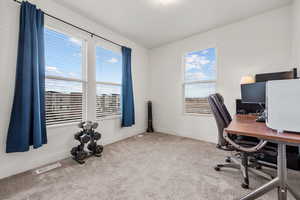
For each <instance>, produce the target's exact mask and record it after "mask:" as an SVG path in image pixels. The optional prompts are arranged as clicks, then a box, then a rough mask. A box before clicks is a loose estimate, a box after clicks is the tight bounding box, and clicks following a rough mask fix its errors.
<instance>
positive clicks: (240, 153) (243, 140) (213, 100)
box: [208, 94, 276, 189]
mask: <svg viewBox="0 0 300 200" xmlns="http://www.w3.org/2000/svg"><path fill="white" fill-rule="evenodd" d="M208 102H209V104H210V107H211V110H212V113H213V115H214V117H215V120H216V123H217V126H218V134H219V135H218V144H217V148H219V149H222V150H226V151H236V154H235V155H234V156H231V157H230V156H228V157H226V159H225V161H226V162H227V163H225V164H218V165H217V166H216V167H215V170H216V171H220V170H221V168H234V169H239V170H240V171H241V172H242V175H243V182H242V184H241V186H242V187H243V188H245V189H247V188H249V176H248V171H251V172H253V173H255V174H257V175H259V176H262V177H264V178H266V179H272V178H273V177H272V176H271V175H269V174H266V173H264V172H262V171H260V170H259V169H261V167H262V166H263V165H262V164H261V163H260V162H259V161H258V160H257V159H256V158H257V157H258V156H261V154H262V153H265V152H263V151H262V149H263V148H264V147H265V146H266V144H267V142H266V141H259V140H258V139H256V138H252V137H244V136H235V135H228V134H227V133H226V132H225V131H224V129H225V128H226V127H228V125H229V124H230V122H231V120H232V118H231V116H230V113H229V112H228V110H227V108H226V106H225V104H224V100H223V97H222V96H221V95H220V94H212V95H210V96H209V97H208ZM265 151H266V152H267V151H268V153H271V154H272V153H273V154H274V153H275V154H276V148H275V149H272V148H271V149H265ZM239 159H240V160H241V161H239ZM267 166H268V165H267ZM271 166H272V165H271ZM274 167H275V166H274Z"/></svg>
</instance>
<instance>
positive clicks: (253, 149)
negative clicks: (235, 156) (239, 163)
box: [223, 131, 268, 153]
mask: <svg viewBox="0 0 300 200" xmlns="http://www.w3.org/2000/svg"><path fill="white" fill-rule="evenodd" d="M223 137H224V139H225V140H226V141H227V142H228V143H229V144H231V145H232V146H233V147H234V148H236V149H237V150H239V151H244V152H247V153H254V152H257V151H259V150H261V149H262V148H264V146H266V144H267V143H268V141H265V140H260V141H259V143H258V144H257V145H256V146H253V147H243V146H241V145H239V144H237V143H235V142H234V141H232V140H231V139H230V138H229V136H228V134H227V133H226V131H223Z"/></svg>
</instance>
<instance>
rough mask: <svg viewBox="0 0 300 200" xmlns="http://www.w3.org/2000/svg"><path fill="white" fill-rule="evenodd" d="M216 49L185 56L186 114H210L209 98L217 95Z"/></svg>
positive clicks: (184, 86) (184, 87) (184, 88)
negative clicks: (214, 94)
mask: <svg viewBox="0 0 300 200" xmlns="http://www.w3.org/2000/svg"><path fill="white" fill-rule="evenodd" d="M215 87H216V52H215V48H209V49H204V50H201V51H195V52H190V53H187V54H185V55H184V83H183V90H184V112H185V113H190V114H210V113H211V110H210V107H209V104H208V100H207V97H208V96H209V95H210V94H212V93H215Z"/></svg>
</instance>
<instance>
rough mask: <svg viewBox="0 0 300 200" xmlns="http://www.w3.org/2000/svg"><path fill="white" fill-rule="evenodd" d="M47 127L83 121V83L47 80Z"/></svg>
mask: <svg viewBox="0 0 300 200" xmlns="http://www.w3.org/2000/svg"><path fill="white" fill-rule="evenodd" d="M45 96H46V123H47V125H53V124H62V123H71V122H80V121H81V120H82V83H80V82H75V81H63V80H54V79H46V95H45Z"/></svg>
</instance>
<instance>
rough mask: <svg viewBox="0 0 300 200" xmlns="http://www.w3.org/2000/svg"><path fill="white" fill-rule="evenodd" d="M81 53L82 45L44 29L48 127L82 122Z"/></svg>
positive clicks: (80, 41)
mask: <svg viewBox="0 0 300 200" xmlns="http://www.w3.org/2000/svg"><path fill="white" fill-rule="evenodd" d="M83 51H84V41H82V40H80V39H77V38H74V37H71V36H69V35H66V34H63V33H60V32H57V31H54V30H52V29H48V28H45V58H46V69H45V70H46V123H47V125H55V124H65V123H72V122H79V121H81V120H82V118H83V101H84V98H83V93H84V89H83V88H84V87H83V86H84V85H83V84H84V81H83V70H82V69H83V60H84V59H83V55H84V54H83V53H82V52H83Z"/></svg>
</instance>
